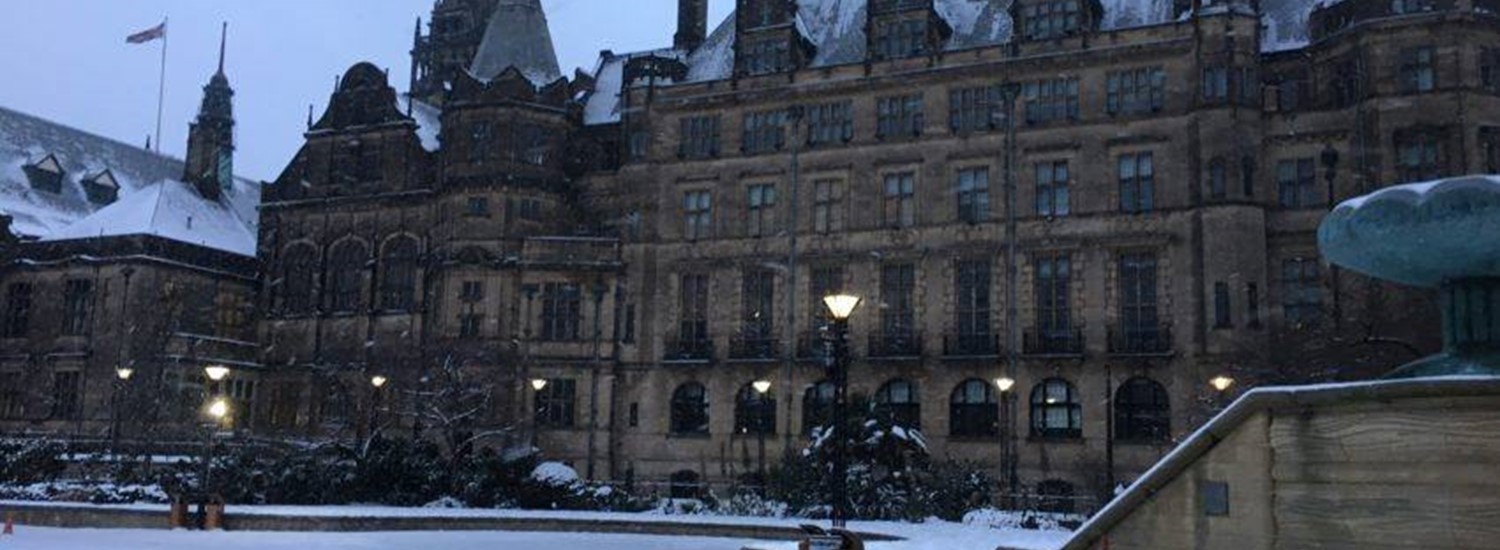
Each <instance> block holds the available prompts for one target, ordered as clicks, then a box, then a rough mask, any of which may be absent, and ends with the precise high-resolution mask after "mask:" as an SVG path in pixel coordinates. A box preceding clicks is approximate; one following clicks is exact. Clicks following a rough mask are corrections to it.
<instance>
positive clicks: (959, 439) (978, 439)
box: [948, 433, 1002, 444]
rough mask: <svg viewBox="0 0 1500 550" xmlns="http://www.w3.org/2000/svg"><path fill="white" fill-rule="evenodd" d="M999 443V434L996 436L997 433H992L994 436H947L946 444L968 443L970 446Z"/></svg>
mask: <svg viewBox="0 0 1500 550" xmlns="http://www.w3.org/2000/svg"><path fill="white" fill-rule="evenodd" d="M1001 441H1002V438H1001V437H1000V434H998V433H994V434H990V435H949V436H948V442H949V443H970V444H972V443H989V444H994V443H1000V442H1001Z"/></svg>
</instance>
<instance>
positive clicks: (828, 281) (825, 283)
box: [808, 265, 844, 327]
mask: <svg viewBox="0 0 1500 550" xmlns="http://www.w3.org/2000/svg"><path fill="white" fill-rule="evenodd" d="M843 290H844V268H843V267H842V266H837V265H825V266H817V267H814V268H813V270H812V274H811V276H810V277H809V278H808V297H809V299H811V300H814V301H815V305H814V306H813V307H811V308H809V311H811V312H812V323H811V326H814V327H820V326H823V325H824V324H826V323H827V322H828V321H829V320H831V319H830V317H829V313H828V308H827V307H824V305H823V297H824V296H829V295H833V294H837V293H839V292H841V291H843Z"/></svg>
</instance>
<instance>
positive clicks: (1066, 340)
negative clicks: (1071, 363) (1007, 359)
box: [1021, 327, 1084, 355]
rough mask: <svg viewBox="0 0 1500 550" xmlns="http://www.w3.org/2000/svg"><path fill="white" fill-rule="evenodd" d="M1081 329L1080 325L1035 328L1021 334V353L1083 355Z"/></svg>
mask: <svg viewBox="0 0 1500 550" xmlns="http://www.w3.org/2000/svg"><path fill="white" fill-rule="evenodd" d="M1083 343H1084V342H1083V329H1082V328H1081V327H1072V328H1062V329H1049V330H1037V329H1030V330H1027V331H1025V333H1023V334H1022V340H1021V354H1023V355H1083Z"/></svg>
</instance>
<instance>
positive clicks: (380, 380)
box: [370, 374, 389, 390]
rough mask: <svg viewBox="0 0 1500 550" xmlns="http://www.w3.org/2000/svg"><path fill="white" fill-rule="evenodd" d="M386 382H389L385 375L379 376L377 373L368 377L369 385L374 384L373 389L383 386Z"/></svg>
mask: <svg viewBox="0 0 1500 550" xmlns="http://www.w3.org/2000/svg"><path fill="white" fill-rule="evenodd" d="M386 382H389V380H388V379H386V377H384V376H380V375H378V374H377V375H375V376H371V377H370V385H371V386H375V389H377V390H378V389H380V388H383V387H385V383H386Z"/></svg>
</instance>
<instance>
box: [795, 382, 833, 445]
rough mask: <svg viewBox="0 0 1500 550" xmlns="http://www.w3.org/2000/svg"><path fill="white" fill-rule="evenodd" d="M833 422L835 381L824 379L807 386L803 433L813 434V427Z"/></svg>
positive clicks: (803, 399) (804, 397)
mask: <svg viewBox="0 0 1500 550" xmlns="http://www.w3.org/2000/svg"><path fill="white" fill-rule="evenodd" d="M832 423H833V382H829V381H827V380H824V381H822V382H818V383H817V384H813V385H811V386H808V387H807V391H806V392H804V393H803V394H802V433H805V434H808V435H812V432H813V428H817V427H819V426H828V425H830V424H832Z"/></svg>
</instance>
